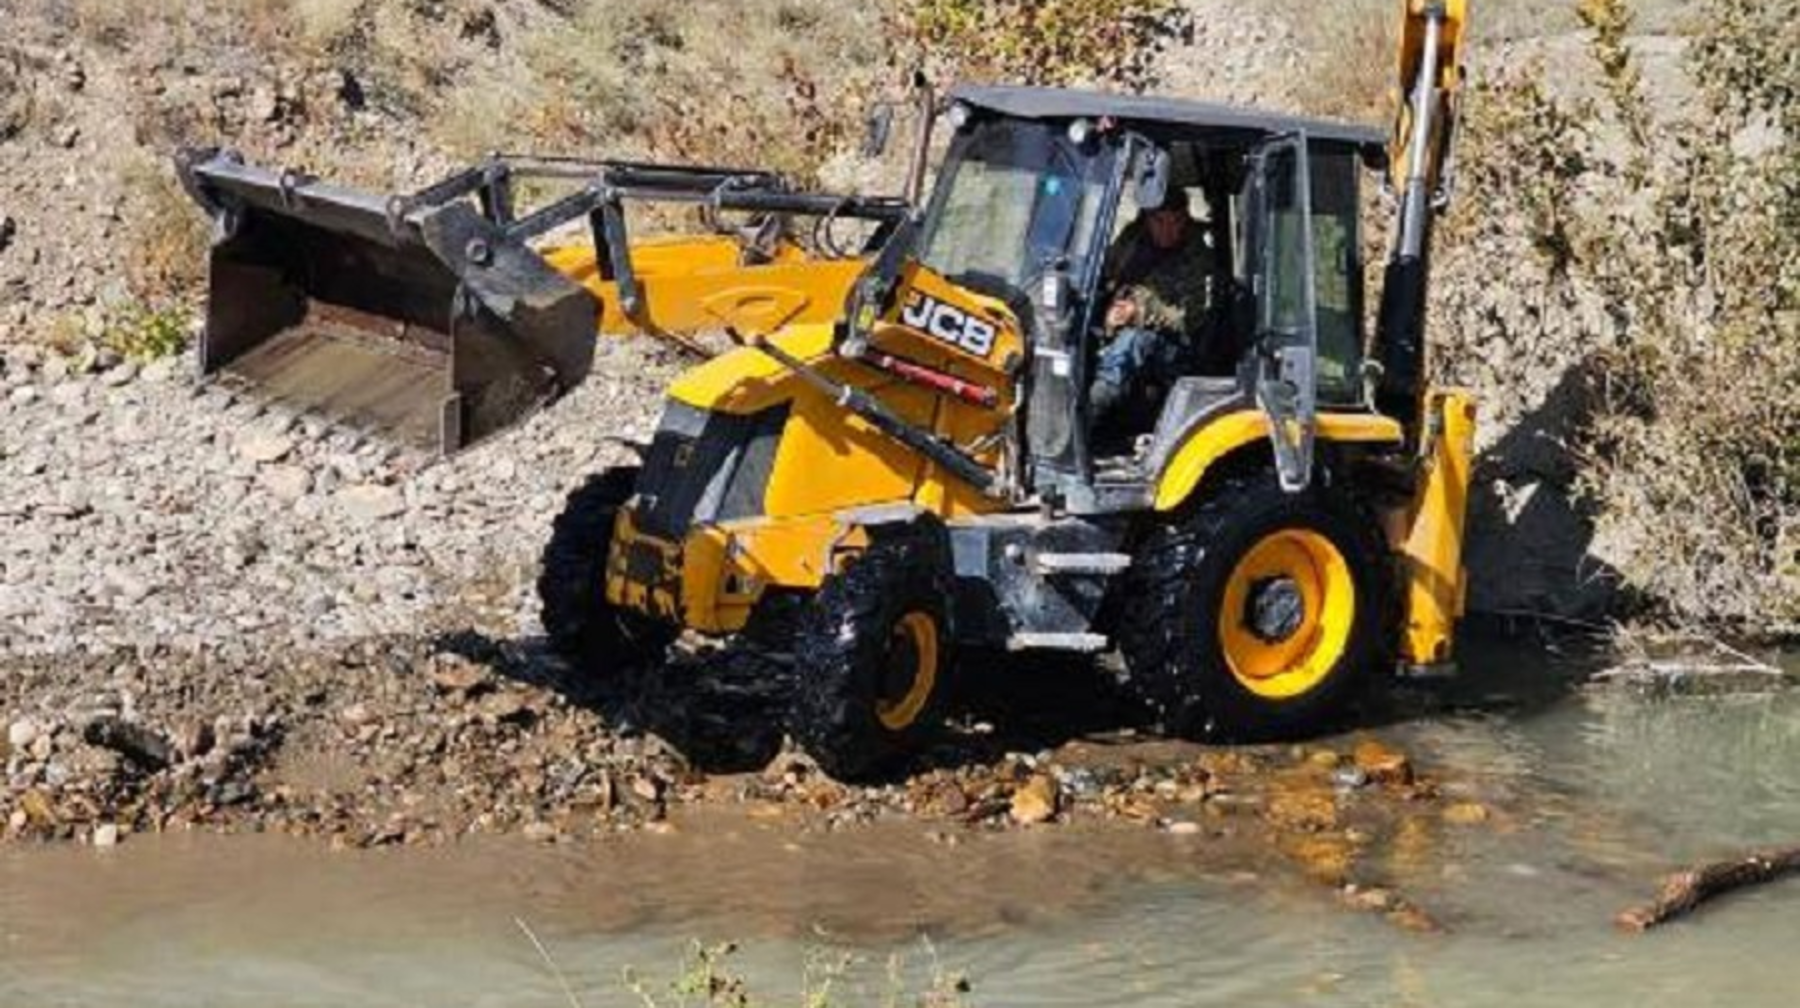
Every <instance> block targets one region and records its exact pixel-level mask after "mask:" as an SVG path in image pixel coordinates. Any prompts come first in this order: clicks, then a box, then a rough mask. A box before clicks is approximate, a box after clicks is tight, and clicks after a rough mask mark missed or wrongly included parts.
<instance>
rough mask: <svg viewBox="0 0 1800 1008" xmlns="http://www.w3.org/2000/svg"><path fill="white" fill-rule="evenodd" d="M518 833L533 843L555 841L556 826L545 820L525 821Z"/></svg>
mask: <svg viewBox="0 0 1800 1008" xmlns="http://www.w3.org/2000/svg"><path fill="white" fill-rule="evenodd" d="M520 833H521V834H522V835H523V836H524V837H525V839H527V840H530V841H531V842H533V843H555V842H556V837H557V833H556V827H555V826H552V825H550V824H549V823H547V822H532V823H526V824H525V828H524V829H523V830H521V831H520Z"/></svg>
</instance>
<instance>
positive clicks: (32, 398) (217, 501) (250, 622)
mask: <svg viewBox="0 0 1800 1008" xmlns="http://www.w3.org/2000/svg"><path fill="white" fill-rule="evenodd" d="M58 360H59V359H58V358H54V357H49V356H47V355H44V354H42V353H41V352H38V351H36V350H35V349H34V348H30V347H24V346H0V388H7V389H9V391H7V393H6V394H5V395H4V396H0V528H3V529H4V531H5V535H6V540H7V544H8V548H7V550H6V551H5V552H4V554H0V654H14V655H20V654H57V653H66V652H70V651H77V650H81V651H88V652H100V651H105V650H109V649H114V648H121V647H142V646H150V645H165V646H173V647H175V648H178V649H183V650H190V651H191V650H195V649H200V648H205V647H208V646H211V645H215V644H218V643H220V642H224V641H228V640H229V641H240V642H241V641H254V642H257V643H259V644H266V645H312V644H317V643H320V642H326V641H337V640H349V639H354V638H358V637H364V636H369V635H372V634H384V633H418V632H421V628H424V629H429V628H431V627H434V626H445V625H452V624H454V625H465V624H470V623H473V624H475V625H479V626H481V627H484V628H487V629H491V630H494V631H496V632H499V633H502V634H508V635H511V634H530V633H533V632H535V629H536V624H535V599H534V598H533V593H532V591H531V590H530V589H531V580H532V577H533V576H534V567H535V565H536V563H537V557H538V552H539V551H540V550H541V548H542V546H543V543H544V540H545V538H546V536H547V535H548V530H549V524H550V521H551V520H552V519H553V518H554V517H555V516H556V514H557V512H558V511H559V510H560V507H561V503H562V499H563V496H564V495H565V494H566V493H567V492H568V490H569V489H571V488H572V487H574V486H575V485H576V484H578V483H579V482H580V481H581V480H582V479H583V477H585V476H586V475H587V474H589V473H590V472H592V471H594V470H596V469H599V468H602V467H604V466H606V465H609V464H616V463H619V462H623V461H626V460H628V459H629V458H630V455H629V450H628V449H627V448H625V447H623V446H622V445H621V444H620V443H619V440H616V439H623V440H639V441H642V440H647V439H648V436H649V434H650V432H651V430H652V429H653V426H654V424H655V421H656V417H657V413H658V410H659V402H660V397H661V394H662V389H663V386H664V384H665V383H666V381H667V379H668V377H669V376H670V375H671V374H672V373H673V371H674V370H675V369H676V368H677V367H678V366H679V362H678V361H677V360H675V359H673V358H672V357H671V356H669V352H668V351H667V350H664V349H661V348H658V347H655V346H647V345H644V344H642V343H639V344H631V345H624V344H608V345H606V346H603V347H602V348H601V352H600V356H599V360H598V363H597V365H596V369H595V373H594V375H593V377H592V378H591V379H590V380H589V381H588V382H587V383H586V384H585V385H583V386H582V387H581V388H579V389H577V390H576V391H575V392H574V393H573V394H571V395H570V396H569V397H567V398H566V399H564V400H562V401H561V402H559V403H557V404H556V405H554V406H552V407H551V408H549V409H547V410H545V411H543V412H542V413H541V414H539V415H537V416H535V417H533V418H531V419H530V420H529V421H528V422H527V423H525V424H524V425H523V426H522V427H521V428H519V429H517V430H515V431H513V432H511V433H509V434H508V435H505V436H502V437H500V438H497V439H495V440H493V441H491V442H489V443H487V444H484V445H481V446H479V447H477V448H475V449H473V450H470V451H468V452H465V453H463V454H461V455H458V456H456V457H454V458H451V459H447V460H438V459H433V458H429V457H427V456H425V455H423V454H420V453H414V452H408V451H402V450H397V449H395V448H394V447H392V446H391V445H388V444H385V443H382V442H379V441H375V440H371V439H369V438H366V437H363V436H361V435H359V434H357V433H355V432H353V431H348V430H344V429H339V428H335V427H333V426H332V425H330V424H329V423H326V422H325V421H323V420H321V419H320V418H317V417H312V416H293V415H290V414H288V413H285V412H283V411H282V410H281V409H279V408H277V407H273V406H270V405H268V404H266V403H264V402H261V401H259V400H258V399H256V398H255V397H253V396H247V395H239V394H235V393H234V392H233V391H231V390H229V389H227V388H225V387H222V386H220V385H215V384H202V383H199V382H197V381H195V380H194V379H193V378H192V377H191V375H192V374H193V372H194V364H193V361H192V360H191V359H185V358H184V359H182V360H180V361H178V362H177V363H176V364H175V366H173V367H170V366H164V365H160V364H159V365H153V366H150V367H145V368H142V369H141V370H140V369H138V368H136V367H134V366H132V365H130V364H121V365H118V366H116V367H114V368H111V369H108V370H106V371H103V372H100V373H98V374H67V373H65V372H66V368H65V367H62V366H57V365H56V364H55V363H54V362H57V361H58Z"/></svg>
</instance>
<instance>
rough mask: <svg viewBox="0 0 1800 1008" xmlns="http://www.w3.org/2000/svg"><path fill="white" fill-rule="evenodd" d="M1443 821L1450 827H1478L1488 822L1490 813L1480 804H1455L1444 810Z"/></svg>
mask: <svg viewBox="0 0 1800 1008" xmlns="http://www.w3.org/2000/svg"><path fill="white" fill-rule="evenodd" d="M1443 815H1444V821H1445V822H1447V823H1449V824H1450V825H1452V826H1479V825H1481V824H1482V823H1485V822H1487V821H1488V819H1489V818H1490V817H1491V815H1492V813H1490V812H1489V811H1488V808H1487V806H1486V805H1483V804H1481V803H1480V802H1456V803H1454V804H1452V805H1448V806H1446V807H1445V808H1444V813H1443Z"/></svg>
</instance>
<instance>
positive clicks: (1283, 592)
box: [1120, 472, 1393, 741]
mask: <svg viewBox="0 0 1800 1008" xmlns="http://www.w3.org/2000/svg"><path fill="white" fill-rule="evenodd" d="M1388 564H1389V559H1388V556H1387V552H1386V550H1385V548H1384V546H1383V542H1382V540H1381V538H1380V536H1379V530H1378V529H1377V528H1376V526H1375V523H1374V521H1373V520H1372V519H1371V518H1370V517H1368V516H1367V515H1366V514H1364V513H1363V512H1362V511H1361V510H1360V509H1358V508H1356V507H1355V506H1353V505H1352V504H1351V503H1349V502H1348V501H1347V500H1345V499H1344V498H1343V497H1342V496H1337V495H1333V494H1332V492H1331V491H1321V490H1318V489H1314V490H1309V491H1307V492H1305V493H1302V494H1288V493H1285V492H1283V491H1282V489H1281V487H1280V486H1279V485H1278V484H1277V482H1276V480H1275V477H1274V475H1273V474H1272V473H1267V472H1264V473H1259V474H1256V475H1254V476H1249V477H1243V478H1239V479H1233V480H1229V481H1226V482H1224V483H1222V484H1221V485H1219V486H1218V487H1216V488H1215V490H1214V491H1213V492H1211V493H1209V495H1208V497H1207V499H1206V500H1205V501H1203V502H1201V503H1200V504H1199V505H1198V506H1196V507H1194V508H1193V509H1192V510H1191V511H1189V512H1188V513H1187V514H1186V515H1185V516H1183V517H1182V518H1179V519H1177V520H1175V521H1173V522H1171V523H1169V524H1168V525H1165V526H1162V527H1160V528H1158V529H1156V530H1155V531H1154V532H1153V533H1151V535H1150V536H1149V538H1148V539H1147V540H1146V541H1145V542H1144V543H1143V544H1142V546H1141V547H1140V549H1139V551H1138V556H1137V562H1136V563H1135V564H1134V566H1133V577H1132V581H1131V583H1130V590H1131V594H1130V595H1129V596H1128V597H1129V598H1130V599H1132V600H1133V603H1132V605H1131V606H1129V608H1128V611H1127V612H1126V613H1125V615H1124V625H1123V626H1122V627H1121V635H1120V636H1121V641H1120V643H1121V647H1122V650H1123V652H1124V657H1125V663H1126V667H1127V669H1128V671H1129V681H1128V685H1129V686H1130V688H1131V689H1132V691H1133V692H1134V693H1136V694H1137V695H1138V697H1139V698H1140V699H1142V700H1143V701H1145V703H1146V704H1147V705H1148V706H1150V707H1151V708H1152V709H1153V710H1155V711H1156V712H1158V713H1159V714H1160V715H1161V716H1162V718H1163V723H1164V726H1165V728H1167V729H1168V730H1169V731H1171V732H1173V733H1176V734H1180V735H1184V736H1187V737H1190V738H1197V739H1202V740H1209V741H1260V740H1272V739H1291V738H1296V737H1304V736H1308V735H1313V734H1317V733H1318V732H1320V731H1321V730H1323V729H1325V728H1327V727H1329V726H1330V724H1331V723H1332V722H1333V721H1334V720H1335V719H1336V718H1337V717H1338V716H1340V715H1341V714H1342V713H1343V712H1344V710H1345V709H1346V708H1347V707H1349V706H1350V704H1351V702H1352V700H1353V699H1354V698H1355V697H1356V696H1357V695H1358V694H1359V693H1361V692H1362V691H1363V689H1364V688H1365V687H1366V686H1367V684H1369V683H1370V682H1372V681H1374V680H1375V679H1376V678H1377V675H1378V673H1379V668H1378V667H1379V666H1380V665H1381V663H1382V661H1383V655H1384V654H1385V653H1386V650H1387V648H1388V646H1389V644H1390V640H1391V637H1392V634H1391V632H1390V631H1391V630H1392V629H1393V628H1392V627H1391V626H1390V621H1389V619H1388V618H1387V614H1388V612H1389V611H1390V610H1389V594H1390V589H1389V581H1390V580H1391V579H1390V576H1389V571H1388Z"/></svg>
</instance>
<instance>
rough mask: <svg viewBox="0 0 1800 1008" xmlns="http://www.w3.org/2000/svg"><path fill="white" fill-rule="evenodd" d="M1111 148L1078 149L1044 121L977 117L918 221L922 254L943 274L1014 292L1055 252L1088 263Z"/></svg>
mask: <svg viewBox="0 0 1800 1008" xmlns="http://www.w3.org/2000/svg"><path fill="white" fill-rule="evenodd" d="M1112 157H1113V155H1112V149H1111V148H1110V147H1105V146H1102V147H1100V148H1099V149H1097V150H1091V151H1083V150H1082V149H1081V148H1079V147H1077V146H1076V145H1075V144H1073V143H1070V142H1069V140H1068V138H1067V137H1066V136H1065V135H1064V131H1063V130H1061V129H1058V128H1054V127H1052V126H1050V125H1048V124H1044V123H1031V122H1020V121H1018V120H1003V121H997V122H987V123H979V124H977V125H975V126H974V127H972V128H971V129H970V130H969V132H967V133H966V134H964V135H963V136H962V137H960V138H958V140H957V144H956V146H955V147H954V148H952V150H951V152H950V163H949V165H948V167H947V169H946V171H945V173H944V176H943V178H942V180H941V181H940V182H939V184H938V191H937V195H936V197H935V199H934V202H933V206H932V213H931V215H930V218H929V219H928V220H927V221H926V224H925V236H924V241H923V243H922V249H923V252H922V255H921V258H922V260H923V261H924V263H925V265H927V266H929V267H931V268H932V269H934V270H936V271H938V272H939V273H942V274H943V275H944V276H946V277H948V278H949V279H951V280H953V281H955V282H957V283H961V284H963V285H965V286H968V287H971V288H973V289H976V290H983V291H987V292H990V293H996V294H1000V295H1002V296H1011V295H1016V294H1018V293H1019V292H1020V291H1021V290H1022V289H1023V287H1024V284H1025V282H1026V281H1027V280H1029V279H1030V278H1031V277H1032V276H1033V275H1035V274H1037V273H1039V272H1041V271H1042V270H1043V269H1044V267H1045V266H1047V265H1048V264H1049V263H1051V262H1053V261H1055V260H1056V259H1058V258H1062V257H1067V258H1068V259H1069V269H1070V271H1071V273H1072V274H1073V275H1075V276H1077V277H1079V276H1081V275H1082V273H1083V272H1084V270H1085V269H1086V266H1087V258H1088V255H1089V253H1090V250H1091V249H1092V247H1093V244H1094V231H1095V229H1096V226H1097V224H1098V222H1099V220H1100V211H1101V207H1102V204H1103V203H1104V202H1105V197H1106V188H1107V182H1108V181H1109V179H1110V176H1111V164H1112Z"/></svg>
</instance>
